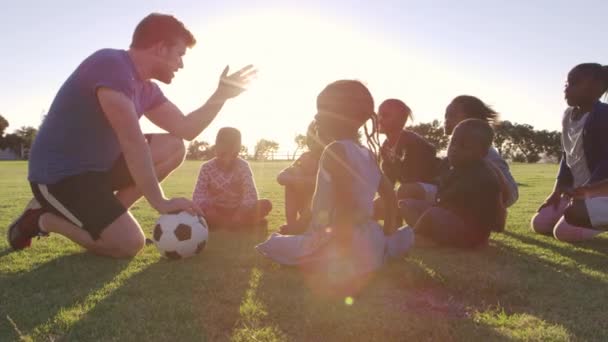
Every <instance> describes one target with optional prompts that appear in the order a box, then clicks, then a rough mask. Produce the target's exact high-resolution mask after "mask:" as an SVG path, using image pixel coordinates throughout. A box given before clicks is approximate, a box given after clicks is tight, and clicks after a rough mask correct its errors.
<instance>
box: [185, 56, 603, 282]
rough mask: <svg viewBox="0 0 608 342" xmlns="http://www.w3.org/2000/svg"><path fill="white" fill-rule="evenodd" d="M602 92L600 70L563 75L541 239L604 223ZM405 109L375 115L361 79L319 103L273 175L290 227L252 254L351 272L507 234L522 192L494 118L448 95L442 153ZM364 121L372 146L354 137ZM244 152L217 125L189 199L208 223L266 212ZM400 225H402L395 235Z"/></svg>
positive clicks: (579, 234) (576, 235)
mask: <svg viewBox="0 0 608 342" xmlns="http://www.w3.org/2000/svg"><path fill="white" fill-rule="evenodd" d="M607 90H608V68H607V67H605V66H601V65H599V64H582V65H579V66H577V67H576V68H574V69H573V70H572V71H571V72H570V74H569V76H568V86H567V88H566V99H567V101H568V104H569V105H570V108H569V109H568V110H567V111H566V115H565V117H564V119H563V139H562V144H563V148H564V151H565V152H564V158H562V161H561V168H560V173H559V176H558V181H557V183H556V187H555V190H554V192H553V193H552V194H551V196H549V198H548V199H547V201H546V203H545V204H543V206H541V209H539V213H538V215H536V216H535V217H534V219H533V221H532V226H533V229H534V230H535V231H537V232H539V233H546V232H551V231H553V232H554V235H555V236H556V237H557V238H558V239H561V240H566V241H581V240H585V239H589V238H591V237H593V236H595V235H597V234H599V233H601V232H603V230H602V227H603V226H606V225H608V215H606V214H605V213H606V211H605V210H604V208H606V207H608V197H607V196H606V193H608V180H607V179H608V164H607V163H606V158H603V157H602V155H607V154H608V135H607V134H605V132H606V131H608V119H606V118H608V105H606V104H604V103H601V102H599V98H600V97H601V96H602V94H605V93H606V91H607ZM411 114H412V113H411V110H410V108H409V107H408V106H407V105H406V104H405V103H403V102H402V101H400V100H396V99H390V100H386V101H384V102H383V103H382V104H381V105H380V106H379V108H378V115H376V114H375V111H374V101H373V98H372V96H371V94H370V92H369V90H368V89H367V88H366V87H365V86H364V85H363V84H362V83H360V82H358V81H351V80H342V81H336V82H334V83H331V84H329V85H328V86H327V87H326V88H325V89H324V90H323V91H322V92H321V93H320V94H319V96H318V97H317V114H316V116H315V118H314V120H313V122H312V123H311V124H310V126H309V128H308V132H307V144H308V147H309V151H308V152H306V153H304V154H303V155H302V156H301V157H300V158H299V159H298V160H297V161H296V162H294V163H293V165H291V166H290V167H288V168H286V169H285V170H283V171H282V172H281V173H280V174H279V175H278V177H277V180H278V182H279V184H281V185H282V186H284V188H285V216H286V224H285V225H283V226H282V227H281V228H280V229H279V232H277V233H273V234H272V235H271V236H270V237H269V238H268V239H267V240H266V241H265V242H263V243H261V244H259V245H258V246H256V249H257V250H258V251H259V252H260V253H261V254H262V255H264V256H266V257H268V258H270V259H272V260H274V261H276V262H278V263H281V264H286V265H301V264H309V263H311V262H317V264H321V265H324V266H323V267H328V270H329V269H333V270H336V269H339V270H340V272H343V273H348V274H350V275H354V274H361V273H365V272H368V271H371V270H373V269H375V268H377V267H378V266H380V265H381V264H382V263H383V262H384V261H385V260H386V258H387V257H390V256H399V255H403V254H404V253H405V252H406V251H407V250H408V249H409V248H410V247H411V246H412V245H413V243H414V235H415V236H416V244H421V243H431V244H435V245H441V246H451V247H460V248H474V247H477V246H480V245H484V244H486V243H487V241H488V238H489V236H490V234H491V232H492V231H497V232H500V231H502V230H504V229H505V225H506V218H507V208H508V207H510V206H512V205H513V204H514V203H515V202H516V201H517V199H518V196H519V193H518V187H517V183H516V182H515V180H514V178H513V176H512V175H511V172H510V170H509V166H508V164H507V163H506V162H505V160H504V159H503V158H502V157H501V156H500V154H499V153H498V151H497V150H496V149H495V148H494V147H493V146H492V142H493V138H494V131H493V128H492V125H493V124H494V123H495V121H496V118H497V113H496V112H495V111H494V110H493V109H492V108H490V107H489V106H488V105H486V104H485V103H484V102H483V101H481V100H480V99H478V98H476V97H474V96H468V95H463V96H458V97H456V98H454V99H453V100H452V102H451V103H450V104H449V105H448V106H447V108H446V113H445V127H444V129H445V134H446V135H448V136H451V138H450V141H449V145H448V149H447V157H445V158H439V157H438V156H437V151H436V149H435V147H434V146H433V145H432V144H431V143H429V142H428V141H427V140H425V138H423V137H422V136H420V135H418V134H416V133H414V132H411V131H408V130H407V129H406V128H405V123H406V122H407V120H408V119H409V118H410V117H411ZM370 120H371V122H372V127H373V129H372V133H371V134H368V132H367V130H366V140H367V146H368V147H369V148H368V147H365V146H363V144H362V143H361V142H360V136H359V130H360V129H361V127H364V128H367V126H366V124H367V123H368V121H370ZM376 125H377V131H376ZM378 133H379V134H384V135H386V139H385V141H384V142H383V144H382V146H381V147H380V149H379V150H380V153H379V154H380V156H377V155H376V154H375V153H374V152H372V151H376V150H377V149H378V146H377V141H378V139H377V134H378ZM239 148H240V134H239V133H238V131H237V130H235V129H232V128H225V129H222V130H221V131H220V133H219V134H218V139H217V142H216V154H217V157H216V158H215V159H214V160H212V161H210V162H208V163H207V164H205V165H204V166H203V167H202V168H201V175H200V177H199V181H198V184H197V187H196V190H195V194H194V200H195V202H196V203H198V204H199V205H200V206H201V208H202V209H203V211H204V212H205V214H206V215H207V218H208V220H209V221H210V222H211V223H212V224H214V223H218V224H221V223H227V224H235V223H236V224H248V223H252V222H256V221H259V220H261V219H262V218H263V217H264V216H265V215H266V214H268V212H269V211H270V209H271V204H270V202H269V201H267V200H258V198H257V192H256V189H255V185H254V184H253V179H252V174H251V170H250V168H249V166H248V164H247V162H245V161H244V160H242V159H239V158H238V151H239ZM397 183H399V186H398V188H397V189H395V187H396V185H397ZM376 195H379V197H378V198H376ZM562 215H564V217H562ZM560 218H561V219H560ZM379 219H382V220H383V226H382V227H381V226H380V225H379V223H378V222H377V221H378V220H379ZM402 220H405V222H406V223H407V225H406V226H403V227H401V228H399V227H400V226H401V223H402Z"/></svg>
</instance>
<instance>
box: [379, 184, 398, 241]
mask: <svg viewBox="0 0 608 342" xmlns="http://www.w3.org/2000/svg"><path fill="white" fill-rule="evenodd" d="M393 188H394V187H393V184H392V183H391V181H390V180H389V179H388V178H387V177H386V176H384V175H382V179H381V180H380V185H379V187H378V193H379V194H380V198H381V199H382V201H383V202H384V203H383V204H384V235H391V234H392V233H394V232H395V231H397V228H398V223H397V215H398V210H399V209H398V208H397V197H396V196H395V191H394V190H393Z"/></svg>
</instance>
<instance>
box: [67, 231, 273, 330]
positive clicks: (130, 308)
mask: <svg viewBox="0 0 608 342" xmlns="http://www.w3.org/2000/svg"><path fill="white" fill-rule="evenodd" d="M265 236H266V233H265V232H264V231H260V230H257V231H252V232H247V233H244V232H240V233H235V232H226V231H214V232H211V235H210V239H209V243H208V244H207V248H206V249H205V250H204V251H203V252H202V254H200V255H198V256H196V257H193V258H190V259H185V260H178V261H170V260H167V259H158V260H157V261H156V262H154V263H152V264H151V265H149V266H148V267H146V268H145V269H144V270H143V271H141V272H139V273H137V274H135V275H133V276H132V277H130V278H128V279H127V280H126V281H125V282H124V283H122V284H121V286H120V287H119V288H117V289H116V290H115V291H113V292H112V293H111V294H110V295H109V296H107V297H106V298H105V299H104V300H103V301H100V302H99V303H97V305H95V307H94V308H92V309H91V310H90V311H88V312H87V313H86V314H85V315H84V316H83V317H82V318H81V319H80V320H78V321H77V322H75V323H74V324H73V325H72V326H69V327H66V328H65V329H64V331H63V334H62V337H64V338H65V339H67V340H150V341H190V340H197V341H198V340H209V341H217V340H226V339H228V338H229V337H230V334H231V332H232V330H233V329H234V328H235V326H236V324H237V322H238V321H239V316H240V313H239V307H240V306H241V302H242V299H243V297H244V296H245V293H246V290H247V288H248V286H249V285H248V283H249V280H250V277H251V272H252V269H253V267H255V263H256V254H257V253H256V252H255V251H254V250H253V248H252V246H254V245H255V244H256V243H258V242H260V241H261V240H262V239H263V238H264V237H265ZM155 253H156V252H155V251H154V247H147V249H146V251H145V252H144V255H145V256H147V257H151V258H156V254H155Z"/></svg>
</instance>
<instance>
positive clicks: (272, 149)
mask: <svg viewBox="0 0 608 342" xmlns="http://www.w3.org/2000/svg"><path fill="white" fill-rule="evenodd" d="M214 149H215V145H211V144H209V143H208V142H206V141H198V140H193V141H191V142H190V144H188V148H187V153H186V159H188V160H209V159H211V158H213V157H214V156H215V151H214ZM278 150H279V143H278V142H276V141H273V140H267V139H260V140H258V142H257V143H256V144H255V148H254V150H253V154H251V155H250V154H249V150H248V149H247V146H245V145H243V146H241V151H240V152H239V156H240V157H241V158H244V159H252V160H269V159H274V154H275V153H276V152H277V151H278Z"/></svg>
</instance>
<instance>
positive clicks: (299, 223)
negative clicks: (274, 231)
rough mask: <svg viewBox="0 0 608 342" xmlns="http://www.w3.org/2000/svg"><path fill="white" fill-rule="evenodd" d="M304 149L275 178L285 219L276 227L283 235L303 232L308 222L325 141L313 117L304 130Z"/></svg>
mask: <svg viewBox="0 0 608 342" xmlns="http://www.w3.org/2000/svg"><path fill="white" fill-rule="evenodd" d="M306 146H307V147H308V151H306V152H304V153H302V155H301V156H300V157H299V158H298V159H297V160H296V161H295V162H294V163H293V164H292V165H290V166H289V167H287V168H286V169H284V170H282V171H281V172H280V173H279V175H278V176H277V182H278V183H279V184H280V185H282V186H284V187H285V220H286V223H285V224H284V225H283V226H281V228H279V232H280V233H281V234H285V235H293V234H300V233H303V232H304V231H305V230H306V228H307V227H308V226H309V224H310V218H311V213H310V203H311V200H312V195H313V193H314V192H315V185H316V179H317V170H318V168H319V159H320V158H321V153H322V152H323V148H324V147H325V145H324V144H323V143H322V142H321V138H320V137H319V134H318V132H317V124H316V122H315V121H314V120H313V121H312V122H311V123H310V125H309V126H308V130H307V132H306Z"/></svg>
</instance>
